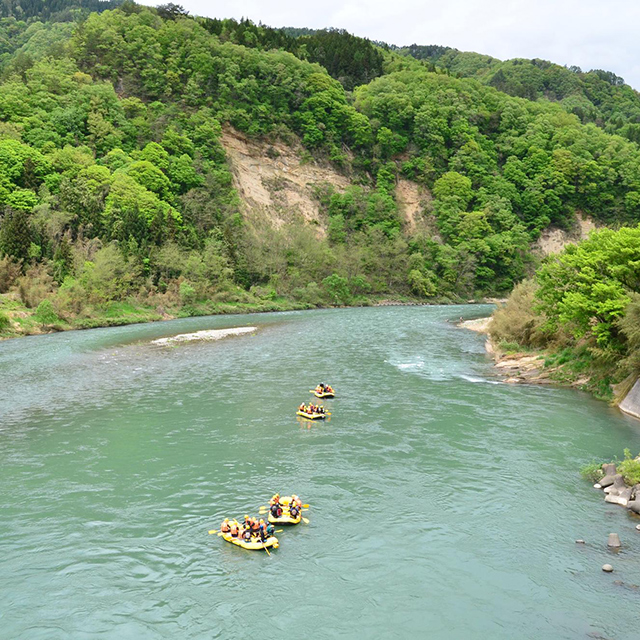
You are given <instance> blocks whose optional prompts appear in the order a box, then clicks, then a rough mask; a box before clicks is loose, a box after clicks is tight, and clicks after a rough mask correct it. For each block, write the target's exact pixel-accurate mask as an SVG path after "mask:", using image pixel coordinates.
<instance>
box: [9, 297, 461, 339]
mask: <svg viewBox="0 0 640 640" xmlns="http://www.w3.org/2000/svg"><path fill="white" fill-rule="evenodd" d="M451 302H452V301H451V300H445V299H437V300H436V299H434V300H432V301H430V303H431V304H446V303H451ZM459 302H464V301H459ZM396 304H397V305H422V304H425V301H424V300H418V299H416V298H408V297H403V296H399V297H396V298H393V299H390V298H388V297H383V296H369V297H358V298H355V299H353V300H351V301H350V304H344V305H343V304H334V305H331V304H310V303H307V302H300V301H296V300H291V299H290V298H287V297H285V296H275V297H271V298H270V299H260V298H258V297H253V299H251V298H249V299H247V297H246V296H244V297H243V299H242V300H228V301H213V300H207V301H202V302H197V303H193V304H185V305H172V306H169V307H163V306H151V305H148V304H144V302H140V301H138V300H136V299H134V298H132V299H129V300H127V301H123V302H108V303H105V304H101V305H92V306H88V307H84V308H83V309H82V312H81V313H78V314H69V313H66V314H63V315H58V314H57V313H56V311H55V308H54V307H53V306H52V305H51V304H47V302H46V301H44V302H43V303H40V304H39V305H38V307H36V308H29V307H27V306H26V305H25V304H24V302H22V301H21V300H20V298H19V296H18V295H16V294H0V339H7V338H17V337H20V336H28V335H38V334H44V333H55V332H58V331H70V330H74V329H76V330H77V329H94V328H98V327H117V326H122V325H127V324H136V323H140V322H158V321H161V320H173V319H175V318H190V317H198V316H211V315H225V314H234V313H264V312H274V311H300V310H305V309H320V308H322V309H330V308H340V307H367V306H384V305H396Z"/></svg>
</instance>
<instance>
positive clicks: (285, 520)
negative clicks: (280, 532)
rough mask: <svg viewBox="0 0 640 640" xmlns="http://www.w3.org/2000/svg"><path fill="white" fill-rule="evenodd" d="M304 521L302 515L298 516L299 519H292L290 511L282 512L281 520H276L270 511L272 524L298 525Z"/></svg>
mask: <svg viewBox="0 0 640 640" xmlns="http://www.w3.org/2000/svg"><path fill="white" fill-rule="evenodd" d="M300 520H302V513H299V514H298V517H297V518H292V517H291V515H290V514H289V511H285V510H283V511H282V515H281V516H280V517H279V518H275V517H274V516H272V515H271V511H269V522H270V523H271V524H298V523H299V522H300Z"/></svg>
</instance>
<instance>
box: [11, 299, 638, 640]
mask: <svg viewBox="0 0 640 640" xmlns="http://www.w3.org/2000/svg"><path fill="white" fill-rule="evenodd" d="M484 309H488V308H487V307H485V308H484ZM481 312H482V311H481V310H478V308H477V307H468V308H467V307H460V308H447V307H429V308H426V307H423V308H417V307H416V308H411V307H402V308H371V309H350V310H331V311H318V312H313V313H311V312H309V313H294V314H287V315H273V316H251V317H250V318H244V319H242V318H240V319H235V320H234V319H232V318H201V319H189V320H180V321H177V322H175V323H167V324H164V325H154V326H140V327H126V328H119V329H114V330H98V331H95V332H81V333H68V334H64V335H56V336H42V337H41V338H42V339H41V338H37V339H34V340H30V341H24V342H20V350H19V352H18V350H17V347H16V346H15V345H18V341H13V342H6V343H2V344H0V374H3V373H4V374H5V375H4V377H3V380H5V381H6V383H5V388H4V391H5V393H4V394H3V395H2V397H0V414H2V415H3V421H2V425H1V426H0V429H1V430H2V434H1V435H2V437H1V438H0V504H2V505H3V518H2V519H1V520H0V571H1V572H2V576H3V581H2V588H0V610H1V613H2V618H1V623H2V625H3V627H2V628H3V633H4V634H5V635H6V636H7V637H11V638H25V639H27V638H28V639H29V640H32V638H47V640H49V639H50V638H65V639H67V638H87V637H89V636H91V637H96V638H114V637H117V638H120V637H122V638H136V639H137V638H143V639H146V638H152V639H156V638H176V637H177V638H228V637H231V636H232V635H238V633H239V630H241V633H243V634H245V635H249V634H252V633H264V632H267V633H271V634H278V635H282V636H287V635H291V634H293V633H296V634H298V635H301V636H302V637H307V636H308V637H314V638H341V639H342V638H363V637H364V638H377V637H393V636H399V637H405V636H409V635H415V636H416V637H424V634H425V630H426V632H427V633H428V635H429V637H430V638H434V639H438V638H443V639H445V638H446V639H448V638H458V637H460V638H468V639H470V640H473V639H474V638H478V639H484V638H487V637H491V638H495V639H498V640H500V639H505V640H507V639H509V640H510V639H511V638H531V639H546V638H554V639H555V638H563V639H564V638H567V639H574V638H575V639H578V638H579V639H584V638H585V637H586V636H587V634H588V633H601V634H602V635H603V636H606V637H615V638H616V639H617V640H627V639H629V640H630V639H631V638H635V637H636V635H637V634H636V631H637V630H636V628H635V622H634V620H633V616H630V615H627V616H621V615H618V612H619V611H627V612H629V611H634V610H635V608H634V607H636V606H637V597H638V594H637V591H636V590H634V589H633V588H632V587H630V586H628V587H623V586H619V587H618V586H614V585H612V580H611V579H610V578H611V577H610V576H605V575H604V574H603V573H602V571H600V567H601V566H602V564H604V562H605V561H607V560H610V559H611V556H610V553H609V552H608V551H607V549H606V548H605V542H606V536H607V534H608V533H609V531H610V530H617V531H618V532H619V533H620V535H621V538H622V539H623V543H624V545H625V547H624V548H623V551H622V552H621V553H620V554H618V555H616V556H615V558H614V563H615V567H616V573H615V577H616V578H619V579H620V580H621V581H622V583H623V584H626V585H633V584H634V582H635V583H637V582H639V581H638V580H637V579H636V578H635V576H636V575H637V574H638V572H639V571H640V564H639V561H638V558H639V557H640V536H638V535H637V533H636V532H635V529H634V527H635V521H632V520H631V519H630V518H628V517H627V516H626V514H625V512H624V510H621V509H618V508H614V507H611V506H608V505H605V504H603V502H602V496H601V494H599V493H596V492H594V490H593V489H592V488H591V487H590V486H589V485H588V484H587V483H582V482H581V480H580V479H579V477H578V475H577V469H578V468H579V467H580V466H581V465H582V464H584V463H585V462H588V461H590V460H591V459H593V458H611V457H613V456H614V455H620V453H621V451H622V450H623V448H624V447H626V446H629V447H630V448H632V449H636V450H640V433H639V432H638V430H637V429H634V427H633V423H631V422H630V421H627V420H625V419H622V418H620V417H619V416H617V414H616V413H615V412H612V411H611V410H609V409H608V408H607V407H606V406H604V405H601V404H598V403H596V402H594V401H593V400H591V399H590V398H587V397H586V396H584V395H580V394H578V393H575V392H572V391H569V390H561V389H551V388H537V387H532V386H509V385H503V384H499V383H498V384H496V382H497V381H496V380H495V378H494V377H493V372H492V369H491V366H490V363H489V361H488V360H487V359H486V357H485V356H484V352H483V345H482V337H481V336H478V335H477V334H474V333H472V332H466V331H461V330H459V329H457V328H455V327H454V326H452V324H451V323H448V322H446V320H447V319H448V318H454V319H457V318H458V317H459V316H460V315H470V316H471V315H473V316H477V315H479V314H480V313H481ZM234 322H235V323H236V324H235V326H241V325H242V324H248V323H249V322H250V323H251V324H256V325H258V326H259V327H260V330H259V332H258V334H257V335H256V336H255V337H254V338H247V339H245V338H237V339H230V340H229V341H227V342H224V341H221V342H219V343H216V344H191V345H184V346H183V347H180V348H175V349H157V348H150V347H148V345H146V344H145V342H146V341H148V340H151V339H155V338H159V337H163V336H166V335H170V334H172V333H173V334H175V333H189V332H193V331H198V330H200V329H216V328H226V327H229V326H234ZM309 354H312V356H313V357H309ZM303 355H304V357H302V356H303ZM319 381H324V382H330V383H332V384H334V385H335V386H336V388H337V390H338V397H337V398H336V399H335V400H334V401H331V402H327V403H326V404H327V406H330V407H331V409H330V410H331V411H332V413H333V415H332V417H331V420H330V421H326V422H324V423H322V424H316V423H309V422H306V421H305V422H303V421H298V420H296V418H295V416H294V415H293V414H294V411H295V407H296V406H297V405H298V404H299V403H300V402H302V401H303V400H305V401H308V400H309V398H310V395H309V393H308V389H309V388H312V385H313V384H315V383H317V382H319ZM275 491H279V492H281V493H287V492H296V493H298V494H299V495H301V496H302V497H303V499H304V500H305V501H308V502H309V503H311V505H312V507H311V510H310V511H309V512H306V516H308V517H309V519H310V524H309V525H300V526H298V527H295V528H292V529H286V530H284V531H283V532H282V533H280V534H279V537H280V541H281V546H280V548H279V549H278V550H274V551H273V553H272V556H271V557H270V558H269V557H268V556H267V554H266V552H265V553H262V552H260V553H247V552H245V551H243V550H242V549H238V548H237V547H234V546H232V545H230V544H227V543H225V542H224V541H222V540H221V539H220V538H218V537H217V536H215V535H213V536H210V535H208V530H209V529H214V528H218V526H219V524H220V521H221V519H222V518H224V517H241V516H242V515H244V514H245V513H252V514H255V513H256V512H257V508H258V506H260V505H264V504H266V502H267V501H268V499H269V497H270V495H271V494H272V493H273V492H275ZM576 538H584V539H585V540H587V545H586V546H585V547H583V548H577V546H576V545H575V543H574V540H575V539H576ZM287 612H291V615H288V614H287ZM327 621H329V622H327ZM0 635H2V634H0Z"/></svg>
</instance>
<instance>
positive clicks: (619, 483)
mask: <svg viewBox="0 0 640 640" xmlns="http://www.w3.org/2000/svg"><path fill="white" fill-rule="evenodd" d="M626 488H627V485H626V484H625V481H624V478H623V477H622V476H621V475H620V474H619V473H616V475H615V476H613V483H612V484H610V485H609V486H608V487H605V489H604V492H605V493H609V494H611V493H612V494H613V495H615V496H617V495H619V494H620V492H621V491H622V490H623V489H626Z"/></svg>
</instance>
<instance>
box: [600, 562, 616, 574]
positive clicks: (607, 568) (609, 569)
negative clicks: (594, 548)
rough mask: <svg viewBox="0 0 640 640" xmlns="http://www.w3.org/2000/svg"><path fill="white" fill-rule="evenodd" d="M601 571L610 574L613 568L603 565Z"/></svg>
mask: <svg viewBox="0 0 640 640" xmlns="http://www.w3.org/2000/svg"><path fill="white" fill-rule="evenodd" d="M602 570H603V571H606V572H607V573H611V572H612V571H613V567H612V566H611V565H610V564H603V565H602Z"/></svg>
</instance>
